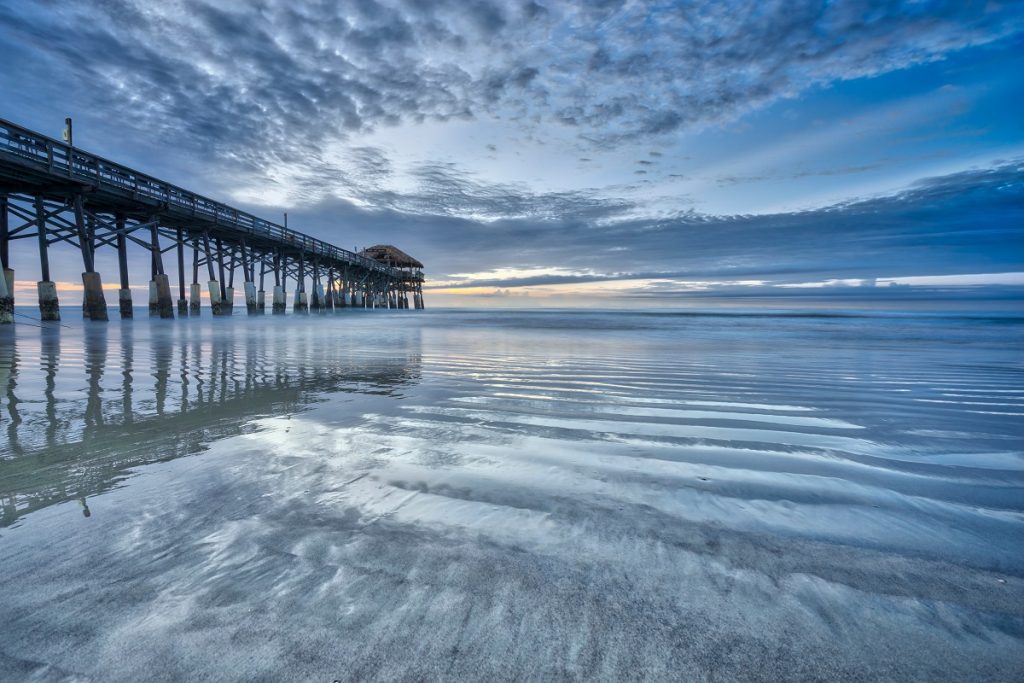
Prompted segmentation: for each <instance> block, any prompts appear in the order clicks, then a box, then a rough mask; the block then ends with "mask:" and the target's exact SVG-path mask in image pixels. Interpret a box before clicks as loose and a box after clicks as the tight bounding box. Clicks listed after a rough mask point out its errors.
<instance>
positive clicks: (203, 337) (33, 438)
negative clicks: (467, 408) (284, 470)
mask: <svg viewBox="0 0 1024 683" xmlns="http://www.w3.org/2000/svg"><path fill="white" fill-rule="evenodd" d="M232 323H233V324H231V325H215V324H205V323H204V324H190V325H188V326H185V325H179V326H158V325H153V326H150V325H146V324H139V323H135V324H125V325H123V326H120V327H118V326H98V325H97V326H86V327H85V328H84V329H83V328H81V327H71V328H63V329H61V328H48V329H44V330H38V329H32V330H24V331H18V332H17V333H16V334H15V333H11V334H10V335H9V336H6V337H4V338H2V339H0V392H2V403H3V406H2V410H0V413H2V417H0V420H2V422H3V427H2V429H3V434H4V437H5V443H3V444H0V446H2V448H0V526H9V525H11V524H13V523H15V522H16V521H17V520H19V519H20V518H21V517H23V516H24V515H26V514H27V513H29V512H31V511H33V510H37V509H40V508H43V507H46V506H48V505H52V504H54V503H59V502H63V501H68V500H75V499H77V500H78V501H79V502H80V504H81V506H82V513H83V514H84V515H85V516H86V517H88V516H89V515H90V511H89V507H88V498H89V497H90V496H93V495H96V494H97V493H100V492H102V491H104V490H106V489H108V488H110V487H112V486H114V485H116V484H117V483H118V482H120V481H121V480H123V479H124V478H125V477H127V476H129V474H130V471H131V470H132V468H135V467H138V466H140V465H144V464H147V463H152V462H158V461H162V460H169V459H173V458H178V457H181V456H183V455H189V454H192V453H196V452H198V451H200V450H202V449H203V448H204V447H205V446H206V445H207V444H209V443H210V442H212V441H214V440H216V439H220V438H223V437H226V436H231V435H233V434H238V433H240V432H242V431H244V430H246V429H249V428H250V427H248V426H247V425H249V423H250V422H251V421H252V420H253V419H254V418H258V417H262V416H267V415H277V414H283V413H288V412H293V411H296V410H299V409H301V408H302V407H303V406H304V405H307V404H308V403H310V402H311V401H315V400H316V399H317V397H318V396H319V395H321V394H323V393H325V392H364V393H375V394H379V393H384V394H394V393H400V392H401V391H402V389H403V387H405V386H407V385H409V384H410V383H413V382H417V381H418V380H419V377H420V336H419V331H418V330H403V329H389V330H384V331H379V332H377V334H380V335H382V338H381V340H380V343H378V344H370V345H368V346H369V348H370V349H372V350H371V351H367V346H361V347H360V350H359V351H358V352H357V351H354V350H353V349H355V345H354V344H352V343H350V342H351V340H350V339H348V338H347V337H346V335H351V334H354V332H346V330H344V329H339V327H337V326H335V325H331V324H327V323H326V322H325V321H317V320H311V321H309V323H308V324H306V323H304V322H300V323H291V324H289V325H271V324H260V323H250V322H244V323H238V321H232ZM235 323H238V324H235ZM314 359H315V360H314Z"/></svg>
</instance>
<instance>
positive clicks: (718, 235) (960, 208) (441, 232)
mask: <svg viewBox="0 0 1024 683" xmlns="http://www.w3.org/2000/svg"><path fill="white" fill-rule="evenodd" d="M530 199H531V197H530V196H529V195H527V196H525V197H523V196H519V198H518V199H517V201H527V202H528V203H529V200H530ZM496 201H498V200H496ZM501 201H503V200H501ZM589 210H590V214H589V215H587V216H586V217H579V216H574V215H573V213H572V212H567V213H564V214H560V215H558V216H557V217H554V218H550V219H544V218H543V217H541V216H537V215H531V216H530V217H528V218H519V219H504V220H495V221H489V222H481V221H475V220H469V219H465V218H456V217H453V216H443V215H432V216H431V215H407V214H401V213H398V212H397V211H394V210H385V211H365V210H361V209H356V208H355V207H353V206H351V205H350V204H347V203H344V202H340V201H336V200H332V201H330V202H327V203H324V204H321V205H320V206H318V207H316V208H315V209H313V210H311V211H310V212H309V214H306V215H304V218H305V219H306V221H307V223H308V224H309V225H310V226H311V227H313V228H314V229H315V230H317V231H318V232H319V233H320V234H322V235H324V236H325V237H328V238H330V237H332V236H336V235H337V234H339V233H342V232H344V233H347V234H367V233H368V234H373V235H376V236H380V237H381V238H385V239H388V240H390V241H394V242H396V243H401V244H403V245H404V246H407V247H408V249H409V250H410V251H414V252H415V253H417V254H418V255H419V256H421V258H422V260H424V261H425V262H428V263H430V264H431V272H432V273H435V274H437V276H438V277H441V276H442V274H444V273H459V272H479V271H484V270H488V269H490V268H493V267H503V266H504V267H561V268H565V269H568V270H570V271H579V272H586V273H588V274H587V275H580V276H572V275H564V274H559V275H550V276H542V277H533V278H530V279H524V280H509V279H489V280H479V281H477V282H476V283H475V284H478V285H482V286H494V287H507V286H510V285H522V284H564V283H580V282H589V281H596V280H612V279H623V278H635V279H641V278H659V277H671V278H683V279H691V280H702V279H709V280H715V279H718V280H722V279H725V280H729V279H764V280H770V281H773V282H776V283H785V282H807V281H814V280H819V279H829V278H874V277H897V276H906V275H941V274H956V273H996V272H1011V271H1019V270H1021V264H1024V228H1022V226H1024V163H1022V162H1019V161H1018V162H1012V163H1004V164H1002V165H999V166H997V167H995V168H992V169H985V170H974V171H966V172H962V173H957V174H952V175H948V176H943V177H939V178H931V179H927V180H923V181H920V182H919V183H917V184H915V185H914V186H913V187H911V188H908V189H906V190H905V191H903V192H900V193H897V194H894V195H889V196H882V197H876V198H868V199H861V200H857V201H851V202H847V203H843V204H837V205H834V206H829V207H825V208H821V209H816V210H808V211H801V212H795V213H784V214H770V215H751V216H708V215H702V214H697V213H685V214H682V215H679V216H677V217H675V218H673V219H667V220H624V219H619V220H617V219H616V217H617V216H618V215H619V213H621V211H623V207H622V206H620V205H616V204H614V203H611V204H607V205H603V204H602V203H601V202H595V203H594V204H592V205H591V206H590V207H589ZM326 216H331V218H330V219H327V218H326ZM342 226H344V227H342Z"/></svg>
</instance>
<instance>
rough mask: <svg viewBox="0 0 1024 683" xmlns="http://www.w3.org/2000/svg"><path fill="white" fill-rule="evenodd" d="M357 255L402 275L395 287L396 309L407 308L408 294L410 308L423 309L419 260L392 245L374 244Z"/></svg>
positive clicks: (421, 270) (421, 265) (420, 264)
mask: <svg viewBox="0 0 1024 683" xmlns="http://www.w3.org/2000/svg"><path fill="white" fill-rule="evenodd" d="M359 254H360V255H361V256H365V257H367V258H371V259H373V260H374V261H378V262H380V263H383V264H384V265H387V266H390V267H391V268H397V269H399V270H400V271H401V272H402V273H403V276H402V278H401V281H400V282H399V283H397V287H396V289H397V291H396V295H397V302H396V304H397V307H398V308H409V295H410V294H412V304H413V306H412V307H413V308H419V309H421V308H423V264H422V263H421V262H420V261H419V260H417V259H415V258H413V257H412V256H409V254H407V253H405V252H404V251H402V250H401V249H399V248H398V247H396V246H394V245H392V244H375V245H373V246H372V247H367V248H366V249H363V250H362V251H361V252H359Z"/></svg>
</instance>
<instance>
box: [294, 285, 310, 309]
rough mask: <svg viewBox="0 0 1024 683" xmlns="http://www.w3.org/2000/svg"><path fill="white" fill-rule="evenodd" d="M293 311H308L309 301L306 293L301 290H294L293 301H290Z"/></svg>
mask: <svg viewBox="0 0 1024 683" xmlns="http://www.w3.org/2000/svg"><path fill="white" fill-rule="evenodd" d="M292 312H293V313H309V302H308V300H307V299H306V293H305V292H303V291H302V290H298V289H296V290H295V301H294V302H293V303H292Z"/></svg>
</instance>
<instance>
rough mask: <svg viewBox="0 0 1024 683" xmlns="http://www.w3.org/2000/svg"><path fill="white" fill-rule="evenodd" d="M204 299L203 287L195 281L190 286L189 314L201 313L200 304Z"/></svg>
mask: <svg viewBox="0 0 1024 683" xmlns="http://www.w3.org/2000/svg"><path fill="white" fill-rule="evenodd" d="M201 300H202V287H200V286H199V283H198V282H193V283H192V284H191V285H189V288H188V314H189V315H196V316H197V315H199V305H200V303H201Z"/></svg>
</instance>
